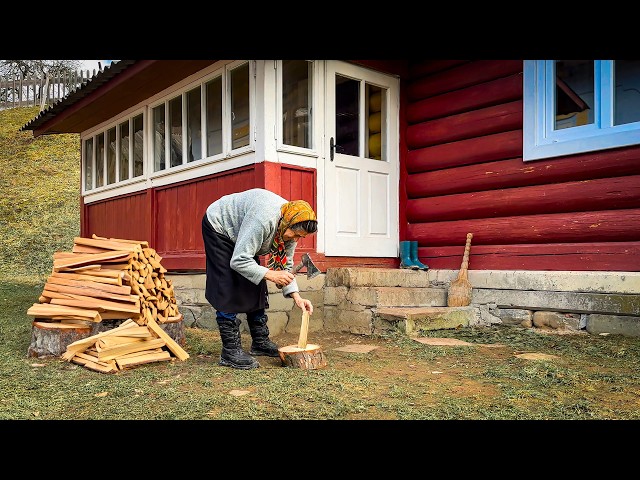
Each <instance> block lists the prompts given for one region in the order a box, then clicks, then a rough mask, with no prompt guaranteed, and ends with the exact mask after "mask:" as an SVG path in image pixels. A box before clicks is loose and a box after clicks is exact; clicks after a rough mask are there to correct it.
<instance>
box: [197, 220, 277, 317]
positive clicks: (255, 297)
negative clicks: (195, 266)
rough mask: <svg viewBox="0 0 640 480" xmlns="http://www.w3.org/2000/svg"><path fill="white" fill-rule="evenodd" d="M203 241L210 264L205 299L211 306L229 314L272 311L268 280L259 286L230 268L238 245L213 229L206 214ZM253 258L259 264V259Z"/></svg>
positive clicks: (207, 264) (203, 223) (203, 225)
mask: <svg viewBox="0 0 640 480" xmlns="http://www.w3.org/2000/svg"><path fill="white" fill-rule="evenodd" d="M202 239H203V240H204V253H205V255H206V261H207V263H206V268H207V270H206V285H205V291H204V296H205V298H206V299H207V301H208V302H209V303H210V304H211V306H212V307H213V308H215V309H216V310H218V311H221V312H225V313H247V312H253V311H254V310H259V309H267V308H269V297H268V293H267V282H266V280H264V279H262V280H261V281H260V283H259V284H258V285H256V284H254V283H253V282H251V281H249V280H247V279H246V278H245V277H243V276H242V275H240V274H239V273H238V272H236V271H235V270H233V269H232V268H231V267H230V266H229V263H230V262H231V257H232V256H233V248H234V247H235V245H234V243H233V242H232V241H231V239H230V238H228V237H226V236H225V235H221V234H219V233H217V232H216V231H215V230H214V229H213V227H212V226H211V224H210V223H209V220H208V219H207V214H206V213H205V214H204V216H203V217H202ZM253 258H254V260H255V261H256V263H259V260H260V259H259V257H258V256H257V255H256V256H255V257H253Z"/></svg>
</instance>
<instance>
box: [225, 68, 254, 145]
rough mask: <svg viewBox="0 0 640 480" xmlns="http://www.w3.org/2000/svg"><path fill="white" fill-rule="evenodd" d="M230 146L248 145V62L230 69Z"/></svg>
mask: <svg viewBox="0 0 640 480" xmlns="http://www.w3.org/2000/svg"><path fill="white" fill-rule="evenodd" d="M230 84H231V140H232V148H233V149H236V148H240V147H244V146H246V145H249V128H250V121H249V120H250V119H249V63H245V64H243V65H241V66H240V67H237V68H234V69H233V70H231V74H230Z"/></svg>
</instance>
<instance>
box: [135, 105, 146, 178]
mask: <svg viewBox="0 0 640 480" xmlns="http://www.w3.org/2000/svg"><path fill="white" fill-rule="evenodd" d="M143 127H144V125H143V122H142V114H140V115H138V116H136V117H134V118H133V176H134V177H139V176H141V175H142V174H143V173H144V156H143V154H144V148H143V141H144V128H143Z"/></svg>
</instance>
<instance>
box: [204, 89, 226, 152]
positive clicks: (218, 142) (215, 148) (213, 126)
mask: <svg viewBox="0 0 640 480" xmlns="http://www.w3.org/2000/svg"><path fill="white" fill-rule="evenodd" d="M205 93H206V95H207V98H206V105H207V112H206V113H207V119H206V125H207V156H209V157H210V156H212V155H216V154H218V153H222V77H218V78H215V79H213V80H211V81H210V82H209V83H207V84H206V90H205Z"/></svg>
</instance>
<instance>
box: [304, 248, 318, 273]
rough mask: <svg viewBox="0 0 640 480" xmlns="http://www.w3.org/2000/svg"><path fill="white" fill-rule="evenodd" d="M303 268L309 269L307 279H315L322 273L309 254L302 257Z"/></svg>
mask: <svg viewBox="0 0 640 480" xmlns="http://www.w3.org/2000/svg"><path fill="white" fill-rule="evenodd" d="M302 266H304V267H306V268H307V278H313V277H315V276H316V275H318V274H319V273H320V269H319V268H318V267H316V266H315V265H314V264H313V261H312V260H311V257H310V256H309V254H308V253H305V254H304V255H302Z"/></svg>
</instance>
